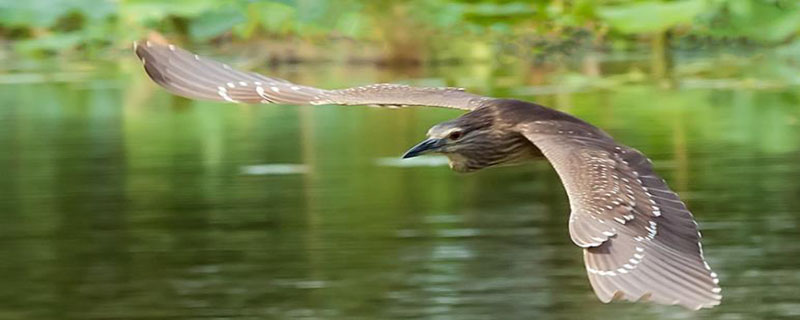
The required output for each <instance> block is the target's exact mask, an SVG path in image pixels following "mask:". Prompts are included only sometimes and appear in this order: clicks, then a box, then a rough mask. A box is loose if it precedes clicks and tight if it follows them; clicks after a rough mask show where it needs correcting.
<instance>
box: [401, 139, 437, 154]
mask: <svg viewBox="0 0 800 320" xmlns="http://www.w3.org/2000/svg"><path fill="white" fill-rule="evenodd" d="M441 146H442V140H441V139H427V140H424V141H422V142H420V143H419V144H417V145H416V146H414V147H413V148H411V149H409V150H408V151H406V154H404V155H403V159H408V158H413V157H416V156H420V155H423V154H426V153H428V152H430V151H433V150H436V149H438V148H439V147H441Z"/></svg>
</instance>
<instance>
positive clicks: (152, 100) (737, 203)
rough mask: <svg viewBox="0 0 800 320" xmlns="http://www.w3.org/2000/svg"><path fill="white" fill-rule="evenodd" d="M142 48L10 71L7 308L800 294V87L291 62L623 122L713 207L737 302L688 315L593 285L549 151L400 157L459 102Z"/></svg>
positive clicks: (179, 310)
mask: <svg viewBox="0 0 800 320" xmlns="http://www.w3.org/2000/svg"><path fill="white" fill-rule="evenodd" d="M128 60H131V61H127V60H125V61H124V62H121V63H120V66H119V71H114V72H111V73H108V72H105V73H98V74H97V75H96V76H94V77H87V78H85V79H83V78H82V79H81V80H80V81H67V82H44V83H25V84H6V85H3V86H0V105H1V106H2V107H0V150H2V152H0V176H1V177H2V178H0V190H2V191H1V192H0V212H2V213H3V214H2V215H1V216H0V256H2V257H3V259H2V260H0V283H2V284H3V285H2V286H0V318H2V319H57V318H62V319H93V318H101V319H109V318H118V319H132V318H138V319H164V318H206V317H208V318H246V319H255V318H279V319H286V318H296V319H316V318H340V319H352V318H364V319H385V318H400V319H402V318H407V319H418V318H433V319H546V318H554V319H584V318H585V319H595V318H596V319H608V318H612V319H640V318H654V317H658V318H667V319H674V318H684V317H691V318H709V319H718V318H719V319H756V318H761V319H776V318H793V317H798V316H800V298H798V297H797V295H796V294H795V293H796V291H797V288H798V287H799V286H800V272H798V271H800V270H798V265H800V232H798V225H799V224H800V221H799V220H800V218H799V217H800V209H798V208H800V197H798V195H800V161H798V160H800V125H798V119H799V118H800V107H798V104H800V91H799V90H797V87H792V86H783V87H780V86H778V87H775V86H771V87H762V86H751V87H748V86H734V87H726V86H722V85H720V83H721V82H720V81H719V80H714V79H709V81H708V82H706V83H709V84H711V85H707V86H698V85H694V86H691V87H688V88H681V87H680V86H678V88H677V89H669V88H665V87H663V86H661V85H659V84H649V83H648V82H630V83H629V80H626V79H627V78H624V74H623V75H613V74H612V75H608V76H607V77H605V78H602V79H600V78H588V79H582V80H580V81H578V80H574V79H573V80H570V79H572V78H570V77H576V74H575V73H570V72H569V70H570V69H569V67H566V69H565V71H563V72H560V73H555V74H544V75H543V74H540V73H537V71H536V70H532V69H524V68H523V69H519V68H516V69H515V68H508V67H496V68H489V67H486V66H461V67H454V68H445V69H432V70H422V71H419V74H416V75H414V76H411V77H409V76H408V75H399V74H392V73H385V72H378V71H375V70H372V69H369V68H365V69H356V70H354V69H352V68H347V67H335V66H333V67H328V66H316V67H302V68H299V69H292V70H283V69H280V70H277V71H275V74H276V75H279V76H284V77H288V78H291V79H292V80H295V81H298V82H304V83H309V84H316V85H320V86H325V87H342V86H346V85H351V84H358V83H368V82H378V81H392V80H394V79H409V78H413V79H419V80H418V81H421V82H424V83H426V84H432V83H433V84H443V85H444V84H446V85H467V86H469V87H471V88H474V89H475V90H479V91H482V92H484V93H491V94H495V95H511V94H514V95H515V96H517V97H520V98H525V99H532V100H536V101H539V102H541V103H543V104H546V105H551V106H554V107H557V108H559V109H562V110H566V111H568V112H571V113H574V114H577V115H579V116H581V117H583V118H585V119H587V120H589V121H591V122H593V123H595V124H597V125H599V126H601V127H603V128H605V129H607V130H608V131H609V132H611V133H612V134H613V135H615V136H616V137H617V138H618V139H619V140H621V141H623V142H625V143H627V144H629V145H631V146H634V147H636V148H639V149H641V150H642V151H644V152H645V153H647V154H648V155H650V156H651V157H652V158H653V160H654V161H655V166H656V168H657V170H658V171H659V172H660V173H661V174H662V175H663V176H664V177H665V178H666V179H667V180H668V181H669V182H670V184H671V185H672V187H673V188H674V189H675V190H676V191H678V192H679V193H680V194H681V195H682V196H683V198H684V199H685V200H686V201H687V203H688V205H689V206H690V208H691V209H692V210H693V211H694V213H695V215H696V217H697V218H698V220H699V221H700V225H701V228H702V229H703V234H704V236H705V239H704V245H705V246H704V247H705V248H706V257H707V258H708V260H709V261H710V263H711V264H712V266H713V267H714V269H715V270H716V271H717V273H719V274H720V277H721V281H722V285H723V293H724V294H725V300H724V301H723V305H722V306H721V307H719V308H716V309H713V310H706V311H701V312H698V313H692V312H689V311H685V310H682V309H680V308H677V307H664V306H655V305H649V304H625V303H618V304H611V305H604V304H601V303H599V302H598V301H597V299H596V298H595V297H594V295H593V294H592V292H591V288H590V286H589V283H588V281H587V279H586V275H585V271H584V269H583V264H582V261H581V252H580V250H579V249H577V248H576V247H575V246H574V245H572V243H571V242H570V240H569V236H568V233H567V228H566V222H567V215H568V212H569V208H568V203H567V200H566V196H565V194H564V191H563V189H562V187H561V185H560V182H559V180H558V178H557V176H556V175H555V173H554V172H553V170H552V169H551V168H550V166H549V165H548V164H547V163H544V162H539V163H533V164H531V165H525V166H518V167H507V168H496V169H490V170H485V171H482V172H477V173H473V174H467V175H459V174H455V173H453V172H450V170H449V169H448V168H447V167H446V159H444V158H441V157H431V158H420V159H416V160H411V161H406V160H403V161H400V160H398V158H399V156H400V155H402V153H403V152H404V151H405V150H406V149H407V148H408V147H410V146H412V145H414V144H415V143H416V142H418V141H419V140H421V139H422V138H423V137H424V133H425V131H426V130H427V128H428V127H429V126H431V125H433V124H435V123H437V122H440V121H443V120H446V119H449V118H453V117H456V116H457V115H458V114H459V113H458V112H456V111H452V110H434V109H420V108H416V109H415V108H411V109H403V110H379V109H371V108H359V107H318V108H296V107H282V106H272V107H264V106H241V105H223V104H217V103H196V102H190V101H187V100H184V99H181V98H176V97H173V96H170V95H168V94H166V93H165V92H163V91H161V90H159V89H157V88H156V87H155V86H154V85H152V84H150V83H149V81H148V80H146V79H145V77H144V75H143V74H142V73H141V72H140V70H139V67H138V65H136V62H135V61H133V59H128ZM616 63H617V64H619V62H616ZM623 67H625V65H623ZM609 68H611V67H609ZM617 68H619V66H618V67H617ZM111 69H112V70H114V69H116V68H114V67H111ZM623 69H624V68H623ZM742 72H744V71H742ZM794 74H795V75H796V74H798V73H797V72H795V73H794ZM743 77H744V75H743ZM621 78H622V80H620V79H621ZM341 79H348V80H346V81H345V80H341ZM563 79H567V80H563ZM689 80H692V79H689ZM711 80H714V81H716V82H714V81H711ZM558 81H565V82H558ZM681 81H683V80H682V79H678V81H677V83H678V84H680V83H681ZM692 81H694V82H693V83H695V84H696V83H700V82H701V81H698V80H692ZM412 82H413V81H412ZM533 84H541V86H540V87H539V88H540V89H538V91H537V89H535V88H536V86H533ZM561 84H563V85H564V87H565V88H566V89H565V90H550V89H553V88H558V87H559V86H560V85H561ZM532 88H533V89H532ZM541 88H545V89H548V88H549V89H548V90H549V91H548V90H544V89H541ZM528 94H536V96H527V95H528Z"/></svg>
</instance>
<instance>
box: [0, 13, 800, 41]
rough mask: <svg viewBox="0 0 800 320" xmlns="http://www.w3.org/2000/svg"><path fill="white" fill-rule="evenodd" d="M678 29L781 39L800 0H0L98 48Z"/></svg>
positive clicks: (19, 36) (11, 21) (26, 25)
mask: <svg viewBox="0 0 800 320" xmlns="http://www.w3.org/2000/svg"><path fill="white" fill-rule="evenodd" d="M676 28H677V29H678V30H680V34H686V35H694V36H700V37H710V38H740V39H748V40H753V41H757V42H762V43H765V44H771V43H780V42H783V41H786V40H788V39H792V38H793V37H794V36H795V35H797V34H798V31H800V4H798V2H796V1H788V0H677V1H666V0H635V1H621V0H605V1H591V0H561V1H545V0H535V1H521V0H489V1H486V0H484V1H478V0H410V1H371V0H227V1H223V0H172V1H160V0H118V1H112V0H28V1H3V2H0V37H2V38H7V39H12V40H23V41H21V42H18V43H17V48H18V49H20V50H23V51H37V50H38V51H49V52H61V51H64V50H68V49H72V48H84V49H85V48H94V47H104V46H107V45H109V44H110V45H115V44H120V43H127V42H128V41H130V40H133V39H136V38H139V37H142V36H143V35H144V34H146V32H147V31H148V30H156V31H159V32H163V33H172V34H177V35H179V36H184V37H185V38H187V39H189V40H191V41H194V42H208V41H210V40H212V39H216V38H219V37H222V36H225V37H232V38H233V39H239V40H249V39H253V38H257V37H265V36H266V37H279V38H286V37H302V38H307V39H331V38H337V37H342V36H344V37H349V38H354V39H359V40H372V41H378V42H384V43H395V44H397V43H400V42H403V41H405V42H408V41H409V40H407V39H406V38H414V39H415V41H417V42H420V44H422V45H424V46H426V47H430V46H435V45H436V44H437V43H438V42H439V39H441V38H439V37H437V36H439V35H443V36H445V37H443V38H447V39H452V38H453V37H454V36H455V37H461V38H465V37H466V38H469V37H480V38H482V39H484V40H485V41H491V40H492V39H503V37H517V38H519V37H522V38H531V37H544V39H545V40H546V41H555V42H556V43H558V42H560V41H564V40H568V38H570V37H573V36H574V35H575V34H576V33H575V32H576V30H581V31H582V32H587V33H589V34H592V35H594V38H598V39H604V40H613V41H617V42H618V41H630V40H633V39H635V38H636V37H630V36H631V35H633V36H649V35H653V34H657V33H661V32H665V31H669V30H674V29H676ZM609 30H610V31H611V32H610V33H609V32H608V31H609ZM556 46H560V45H559V44H556Z"/></svg>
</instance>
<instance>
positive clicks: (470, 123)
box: [403, 113, 499, 172]
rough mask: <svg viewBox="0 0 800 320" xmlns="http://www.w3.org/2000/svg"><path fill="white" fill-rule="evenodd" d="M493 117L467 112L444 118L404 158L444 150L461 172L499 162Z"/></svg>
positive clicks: (496, 134)
mask: <svg viewBox="0 0 800 320" xmlns="http://www.w3.org/2000/svg"><path fill="white" fill-rule="evenodd" d="M492 124H493V121H492V119H491V117H486V116H479V115H477V114H473V113H467V114H465V115H464V116H462V117H460V118H457V119H454V120H450V121H446V122H442V123H440V124H437V125H435V126H433V127H431V128H430V130H428V138H427V139H425V140H423V141H422V142H420V143H419V144H417V145H416V146H414V147H412V148H411V149H409V150H408V151H407V152H406V153H405V154H404V155H403V158H404V159H405V158H412V157H416V156H420V155H423V154H428V153H441V154H444V155H445V156H447V157H448V158H449V160H450V168H452V169H453V170H455V171H458V172H469V171H475V170H478V169H481V168H485V167H487V166H491V165H493V164H496V160H497V159H496V156H494V155H492V154H491V153H492V152H491V151H493V149H494V148H493V146H494V145H496V144H497V143H498V142H497V139H498V138H499V135H498V133H499V132H498V131H497V130H494V128H493V125H492Z"/></svg>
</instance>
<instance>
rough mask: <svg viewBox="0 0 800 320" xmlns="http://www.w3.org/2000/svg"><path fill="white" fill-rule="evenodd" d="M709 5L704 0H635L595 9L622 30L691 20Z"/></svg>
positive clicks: (654, 29) (669, 25)
mask: <svg viewBox="0 0 800 320" xmlns="http://www.w3.org/2000/svg"><path fill="white" fill-rule="evenodd" d="M707 6H708V1H705V0H683V1H676V2H657V1H648V2H635V3H631V4H627V5H620V6H608V7H601V8H599V9H598V11H597V14H598V16H599V17H600V18H601V19H603V20H604V21H605V22H607V23H608V24H609V25H611V27H613V28H614V29H616V30H619V31H621V32H624V33H630V34H637V33H647V32H662V31H665V30H667V29H670V28H673V27H676V26H678V25H687V24H689V23H691V22H692V21H694V19H695V17H697V16H698V15H699V14H700V13H702V12H704V11H705V10H706V8H707Z"/></svg>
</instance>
